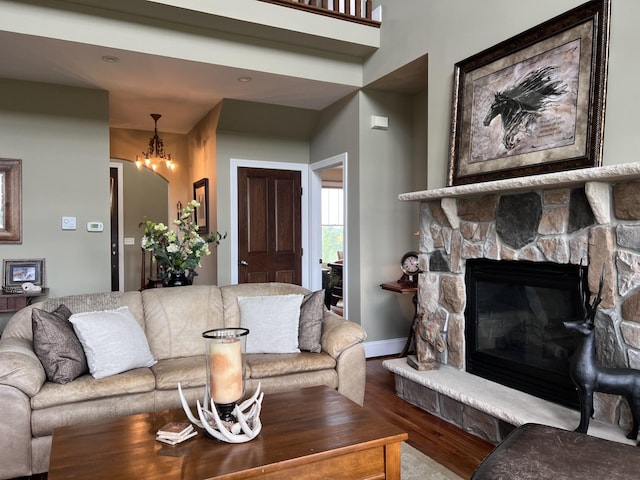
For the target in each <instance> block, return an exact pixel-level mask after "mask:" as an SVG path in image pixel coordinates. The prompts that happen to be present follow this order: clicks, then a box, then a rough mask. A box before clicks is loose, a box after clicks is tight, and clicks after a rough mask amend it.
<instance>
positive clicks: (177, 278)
mask: <svg viewBox="0 0 640 480" xmlns="http://www.w3.org/2000/svg"><path fill="white" fill-rule="evenodd" d="M192 283H193V275H186V274H185V273H184V272H171V273H170V274H169V276H168V277H167V278H165V279H164V280H163V281H162V286H163V287H183V286H185V285H191V284H192Z"/></svg>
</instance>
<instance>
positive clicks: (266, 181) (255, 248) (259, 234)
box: [238, 167, 302, 285]
mask: <svg viewBox="0 0 640 480" xmlns="http://www.w3.org/2000/svg"><path fill="white" fill-rule="evenodd" d="M301 202H302V188H301V179H300V172H299V171H295V170H275V169H263V168H248V167H241V168H239V169H238V283H257V282H284V283H294V284H297V285H301V284H302V246H301V238H302V233H301V229H302V226H301V222H302V220H301Z"/></svg>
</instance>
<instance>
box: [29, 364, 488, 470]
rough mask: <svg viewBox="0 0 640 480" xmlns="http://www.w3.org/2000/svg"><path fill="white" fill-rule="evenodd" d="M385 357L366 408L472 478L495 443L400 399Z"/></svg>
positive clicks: (371, 378) (373, 373)
mask: <svg viewBox="0 0 640 480" xmlns="http://www.w3.org/2000/svg"><path fill="white" fill-rule="evenodd" d="M383 360H385V359H384V358H372V359H369V360H367V386H366V393H365V399H364V405H365V407H367V408H371V409H372V410H375V411H376V412H378V414H380V415H382V416H383V417H384V418H386V419H387V420H388V421H389V422H391V423H393V424H395V425H398V426H399V427H401V428H402V429H404V430H405V431H406V432H407V433H408V434H409V440H408V443H409V444H410V445H411V446H412V447H414V448H417V449H418V450H420V451H421V452H423V453H424V454H425V455H428V456H429V457H431V458H433V459H434V460H435V461H436V462H438V463H440V464H442V465H444V466H445V467H447V468H448V469H449V470H451V471H453V472H455V473H457V474H458V475H460V476H461V477H462V478H465V479H467V478H469V477H470V476H471V474H472V473H473V471H474V470H475V469H476V468H477V467H478V465H479V464H480V462H481V461H482V460H483V459H484V457H486V456H487V455H488V454H489V452H491V450H492V449H493V448H494V446H493V445H492V444H491V443H489V442H486V441H484V440H482V439H480V438H478V437H476V436H474V435H471V434H470V433H467V432H465V431H464V430H461V429H460V428H458V427H456V426H454V425H452V424H450V423H448V422H446V421H444V420H442V419H440V418H438V417H435V416H433V415H431V414H429V413H427V412H425V411H423V410H421V409H420V408H418V407H416V406H414V405H411V404H410V403H407V402H405V401H404V400H402V399H400V398H399V397H398V396H397V395H396V393H395V380H394V377H393V374H392V373H391V372H389V371H388V370H387V369H386V368H384V367H383V366H382V362H383ZM46 478H47V475H46V474H42V475H34V476H33V477H32V480H46Z"/></svg>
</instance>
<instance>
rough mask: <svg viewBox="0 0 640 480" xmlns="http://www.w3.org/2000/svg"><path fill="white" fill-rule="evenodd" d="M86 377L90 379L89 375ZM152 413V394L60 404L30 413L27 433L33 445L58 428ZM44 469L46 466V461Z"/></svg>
mask: <svg viewBox="0 0 640 480" xmlns="http://www.w3.org/2000/svg"><path fill="white" fill-rule="evenodd" d="M150 374H151V373H150ZM87 377H89V378H91V376H90V375H87ZM81 378H84V377H81ZM72 383H75V382H72ZM67 385H71V384H67ZM154 410H155V392H144V393H126V394H123V395H118V396H115V397H102V398H96V399H94V400H87V401H84V402H78V403H61V404H60V405H55V406H52V407H49V408H41V409H38V410H34V411H33V412H32V414H31V433H32V434H33V437H34V439H33V441H34V442H37V441H38V440H40V439H41V438H38V437H43V436H48V435H51V434H52V433H53V431H54V429H56V428H58V427H64V426H67V425H77V424H78V423H97V422H103V421H107V420H112V419H114V418H116V417H124V416H126V415H135V414H137V413H148V412H153V411H154ZM43 440H45V441H47V440H48V443H49V448H51V437H48V439H47V438H46V437H45V438H44V439H43ZM87 448H88V449H89V450H91V449H97V448H100V446H99V445H94V444H92V443H88V444H87ZM47 457H48V454H47ZM45 465H48V458H47V461H46V462H45ZM46 470H47V468H46V467H45V469H44V470H37V471H46Z"/></svg>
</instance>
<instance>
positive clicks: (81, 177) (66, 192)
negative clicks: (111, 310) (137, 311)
mask: <svg viewBox="0 0 640 480" xmlns="http://www.w3.org/2000/svg"><path fill="white" fill-rule="evenodd" d="M0 145H1V146H2V148H1V152H0V155H1V156H2V157H3V158H19V159H22V216H23V232H22V244H19V245H0V258H2V259H24V258H27V259H28V258H44V259H45V261H46V284H47V286H48V287H49V288H50V296H59V295H65V294H71V293H82V292H99V291H104V290H109V289H110V285H111V283H110V282H111V280H110V267H109V259H110V253H109V104H108V96H107V93H106V92H101V91H97V90H89V89H81V88H69V87H61V86H56V85H47V84H40V83H30V82H19V81H12V80H0ZM63 216H75V217H76V222H77V229H76V230H73V231H69V230H65V231H63V230H62V229H61V218H62V217H63ZM88 221H99V222H102V223H103V224H104V226H105V230H104V232H101V233H90V232H87V228H86V224H87V222H88ZM8 317H9V315H8V314H3V315H2V316H1V317H0V330H1V329H3V328H4V325H5V323H6V321H7V320H8Z"/></svg>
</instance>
